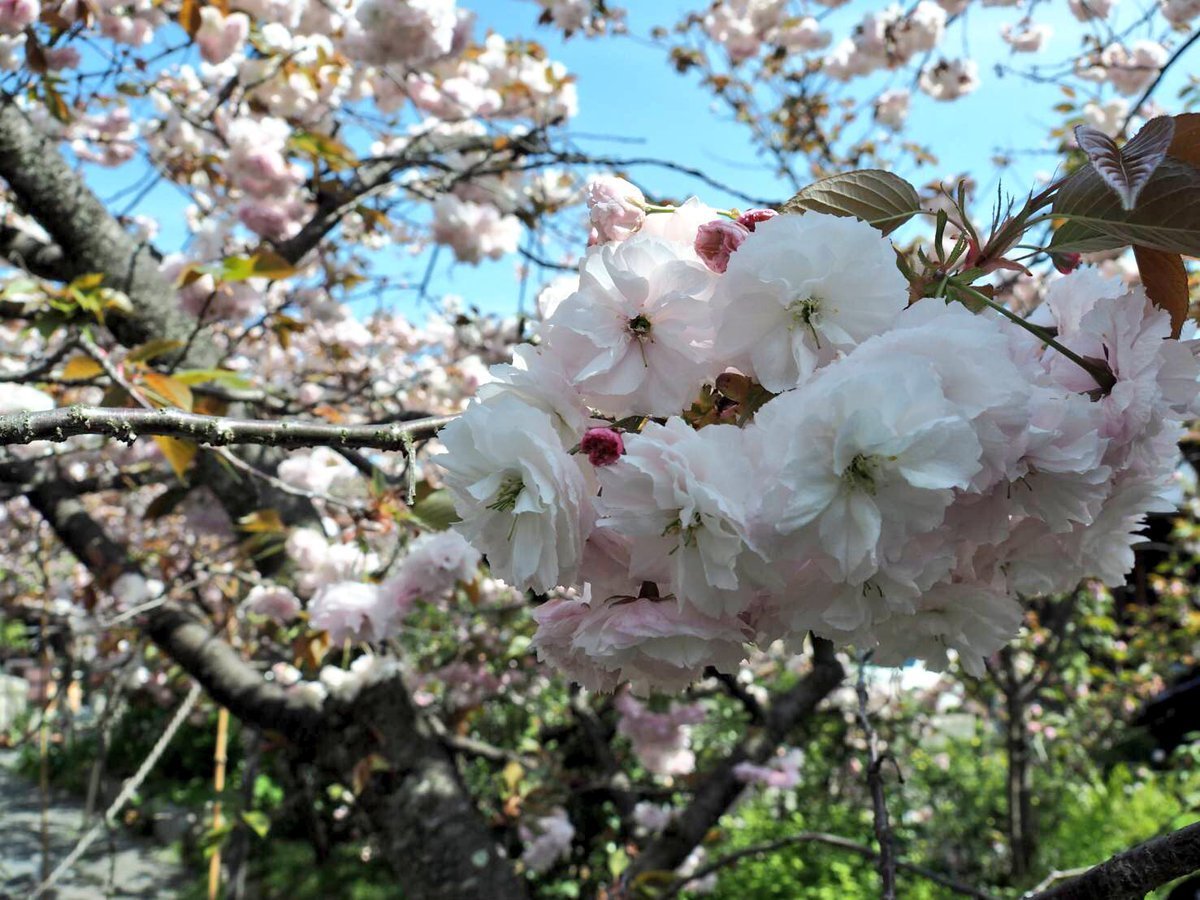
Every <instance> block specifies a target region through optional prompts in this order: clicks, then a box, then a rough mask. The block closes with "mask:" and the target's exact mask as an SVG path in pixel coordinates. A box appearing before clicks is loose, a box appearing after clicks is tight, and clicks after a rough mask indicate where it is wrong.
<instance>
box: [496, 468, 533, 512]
mask: <svg viewBox="0 0 1200 900" xmlns="http://www.w3.org/2000/svg"><path fill="white" fill-rule="evenodd" d="M523 490H525V482H524V481H522V480H521V476H520V475H509V476H508V477H507V478H505V479H504V481H503V482H501V484H500V490H498V491H496V497H495V499H494V500H493V501H492V502H491V503H489V504H488V509H494V510H495V511H496V512H508V511H509V510H511V509H512V508H513V507H515V506H516V505H517V498H518V497H520V496H521V491H523Z"/></svg>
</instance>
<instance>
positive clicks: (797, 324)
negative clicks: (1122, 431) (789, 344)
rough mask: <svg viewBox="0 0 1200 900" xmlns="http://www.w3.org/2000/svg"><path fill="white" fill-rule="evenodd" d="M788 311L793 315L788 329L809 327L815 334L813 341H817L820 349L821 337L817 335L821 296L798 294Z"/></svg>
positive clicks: (813, 334)
mask: <svg viewBox="0 0 1200 900" xmlns="http://www.w3.org/2000/svg"><path fill="white" fill-rule="evenodd" d="M787 311H788V312H789V313H790V314H791V317H792V322H791V324H790V325H789V326H788V330H789V331H795V330H796V329H797V328H807V329H808V330H809V332H810V333H811V334H812V336H813V341H815V342H816V345H817V349H820V347H821V339H820V337H819V336H818V335H817V323H818V322H820V321H821V298H820V297H816V296H814V295H812V294H809V295H807V296H805V297H801V296H797V297H796V298H795V299H793V300H792V302H791V303H789V304H788V306H787Z"/></svg>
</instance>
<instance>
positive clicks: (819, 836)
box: [660, 831, 996, 900]
mask: <svg viewBox="0 0 1200 900" xmlns="http://www.w3.org/2000/svg"><path fill="white" fill-rule="evenodd" d="M797 844H822V845H824V846H827V847H835V848H837V849H838V850H845V851H847V852H848V853H856V854H858V855H859V856H861V857H862V858H863V859H868V860H877V859H879V854H878V853H876V852H875V851H874V850H872V849H871V848H870V847H868V846H867V845H866V844H860V843H858V842H857V841H852V840H850V839H849V838H844V837H841V836H839V835H836V834H825V833H824V832H820V831H802V832H800V833H799V834H793V835H789V836H788V837H785V838H780V839H779V840H775V841H769V842H766V843H762V844H752V845H751V846H749V847H743V848H741V849H740V850H734V851H733V852H732V853H728V854H726V855H725V856H721V857H718V858H717V859H714V860H713V861H712V862H710V863H708V864H706V865H703V866H700V867H699V868H698V869H696V871H695V872H693V873H692V874H691V875H689V876H687V877H686V878H680V879H678V880H677V881H675V882H674V883H673V884H671V885H670V886H669V887H668V888H667V889H666V891H664V892H663V893H662V894H661V895H660V896H661V900H668V898H670V897H674V896H676V895H677V894H678V893H679V892H680V891H681V890H683V888H684V885H686V884H688V883H689V882H691V881H697V880H699V879H701V878H704V877H706V876H708V875H711V874H712V873H713V872H718V871H720V870H721V869H725V868H728V867H729V866H732V865H736V864H737V863H739V862H741V861H742V860H743V859H746V858H747V857H750V856H759V855H761V854H763V853H774V852H775V851H776V850H782V849H784V848H785V847H793V846H795V845H797ZM896 867H897V868H899V869H903V870H904V871H906V872H911V873H912V874H913V875H917V876H919V877H921V878H924V879H926V880H927V881H932V882H934V883H935V884H940V885H942V887H945V888H949V889H950V890H951V891H954V893H956V894H961V895H962V896H964V897H973V898H975V900H996V898H995V897H994V896H993V895H991V894H989V893H987V892H986V891H982V890H980V889H979V888H974V887H971V886H970V885H968V884H963V883H962V882H959V881H955V880H954V879H953V878H950V877H948V876H946V875H942V874H941V873H940V872H935V871H933V870H932V869H927V868H925V867H924V866H918V865H916V864H915V863H907V862H903V861H900V862H897V863H896Z"/></svg>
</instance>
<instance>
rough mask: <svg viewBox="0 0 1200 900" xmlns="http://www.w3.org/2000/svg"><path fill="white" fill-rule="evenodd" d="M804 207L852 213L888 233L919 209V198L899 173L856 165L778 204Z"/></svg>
mask: <svg viewBox="0 0 1200 900" xmlns="http://www.w3.org/2000/svg"><path fill="white" fill-rule="evenodd" d="M805 211H812V212H817V213H827V214H829V215H833V216H854V217H855V218H858V219H862V220H863V221H864V222H866V223H867V224H868V225H874V226H875V227H876V228H878V229H879V230H880V231H882V232H883V233H884V234H888V233H889V232H891V231H894V230H895V229H897V228H899V227H900V226H901V225H903V224H904V223H905V222H907V221H908V220H909V219H911V218H912V217H913V216H915V215H916V214H917V213H919V212H920V211H921V198H920V197H919V196H918V195H917V189H916V188H914V187H913V186H912V185H911V184H909V183H908V182H907V181H905V180H904V179H903V178H901V177H900V176H899V175H893V174H892V173H891V172H885V171H883V170H882V169H859V170H858V171H855V172H846V173H844V174H841V175H830V176H829V177H828V178H822V179H821V180H820V181H817V182H814V183H813V184H810V185H809V186H808V187H806V188H804V189H803V190H801V191H800V193H798V194H796V196H795V197H793V198H792V199H791V200H789V201H788V202H787V203H785V204H783V206H782V207H780V212H785V213H800V212H805Z"/></svg>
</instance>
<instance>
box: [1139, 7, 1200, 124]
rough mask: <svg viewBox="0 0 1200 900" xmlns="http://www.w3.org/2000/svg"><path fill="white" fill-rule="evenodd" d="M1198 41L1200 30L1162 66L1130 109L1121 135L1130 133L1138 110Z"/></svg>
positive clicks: (1180, 46) (1181, 45)
mask: <svg viewBox="0 0 1200 900" xmlns="http://www.w3.org/2000/svg"><path fill="white" fill-rule="evenodd" d="M1197 40H1200V30H1197V31H1196V32H1195V34H1193V35H1192V36H1191V37H1190V38H1188V39H1187V40H1186V41H1184V42H1183V43H1182V44H1180V45H1179V46H1178V47H1177V48H1176V49H1175V52H1174V53H1172V54H1171V56H1170V57H1169V58H1168V59H1167V61H1166V62H1165V63H1163V64H1162V68H1160V69H1159V70H1158V74H1157V75H1156V76H1154V80H1153V81H1152V82H1150V84H1149V85H1147V87H1146V89H1145V90H1144V91H1142V96H1140V97H1138V98H1137V102H1136V103H1134V104H1133V105H1132V106H1130V107H1129V114H1128V115H1127V116H1125V121H1124V122H1122V123H1121V134H1125V133H1127V132H1128V131H1129V123H1130V122H1132V121H1133V117H1134V116H1136V115H1137V114H1138V110H1139V109H1141V108H1142V106H1143V105H1144V104H1145V102H1146V101H1147V100H1149V99H1150V97H1151V96H1152V95H1153V94H1154V92H1155V91H1156V90H1158V86H1159V84H1160V83H1161V82H1162V80H1163V78H1164V77H1165V76H1166V74H1167V70H1168V69H1170V68H1171V66H1173V65H1175V63H1176V62H1178V61H1179V57H1181V56H1183V54H1185V53H1187V51H1188V49H1189V48H1190V47H1191V46H1192V44H1194V43H1196V41H1197Z"/></svg>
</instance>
